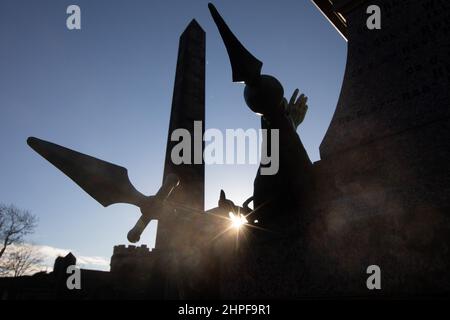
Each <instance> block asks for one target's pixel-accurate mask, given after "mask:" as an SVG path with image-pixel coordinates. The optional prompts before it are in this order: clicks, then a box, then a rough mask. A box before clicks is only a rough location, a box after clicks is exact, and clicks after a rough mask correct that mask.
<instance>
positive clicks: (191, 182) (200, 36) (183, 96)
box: [164, 19, 206, 211]
mask: <svg viewBox="0 0 450 320" xmlns="http://www.w3.org/2000/svg"><path fill="white" fill-rule="evenodd" d="M205 41H206V35H205V32H204V31H203V29H202V27H201V26H200V25H199V24H198V23H197V21H195V19H194V20H192V21H191V22H190V23H189V25H188V26H187V28H186V30H185V31H184V32H183V33H182V35H181V36H180V42H179V48H178V61H177V69H176V75H175V84H174V89H173V98H172V111H171V115H170V124H169V134H168V138H167V139H168V140H167V150H166V160H165V166H164V177H165V176H167V174H169V173H174V174H176V175H177V176H178V177H179V179H180V186H179V187H178V188H177V189H176V190H175V191H174V194H173V195H172V196H171V200H172V201H174V202H177V203H181V204H183V205H185V206H186V207H190V208H194V209H197V210H200V211H203V210H204V193H205V187H204V180H205V166H204V163H203V159H202V158H203V149H204V143H203V133H204V128H205V127H204V123H205ZM199 122H201V127H200V128H197V129H196V131H197V132H194V124H195V123H197V125H198V124H199ZM176 129H186V130H187V131H189V133H190V135H191V148H190V153H191V154H190V156H189V157H188V158H189V159H190V160H191V161H190V162H191V163H182V164H175V163H174V162H173V161H172V159H171V153H172V149H173V147H174V146H176V145H177V144H178V143H179V141H171V135H172V132H173V131H174V130H176ZM194 134H196V135H197V138H199V137H198V135H199V134H200V135H201V136H200V138H201V140H200V141H196V142H195V141H194ZM200 144H201V145H200ZM199 151H200V154H198V152H199ZM194 153H197V154H194ZM199 159H200V162H201V163H198V162H199V161H198V160H199ZM195 160H197V161H195Z"/></svg>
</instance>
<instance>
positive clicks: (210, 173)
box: [0, 0, 347, 268]
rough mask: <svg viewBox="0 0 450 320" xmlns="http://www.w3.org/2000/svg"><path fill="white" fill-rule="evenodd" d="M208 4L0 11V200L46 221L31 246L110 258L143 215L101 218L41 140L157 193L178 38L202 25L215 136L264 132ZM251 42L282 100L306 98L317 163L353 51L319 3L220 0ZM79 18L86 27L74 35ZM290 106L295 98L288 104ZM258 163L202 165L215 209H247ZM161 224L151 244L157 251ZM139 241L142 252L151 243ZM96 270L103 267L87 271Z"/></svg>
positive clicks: (129, 2)
mask: <svg viewBox="0 0 450 320" xmlns="http://www.w3.org/2000/svg"><path fill="white" fill-rule="evenodd" d="M207 3H208V1H203V0H176V1H175V0H158V1H155V0H146V1H144V0H72V1H65V0H39V1H32V0H29V1H24V0H2V1H1V2H0V40H1V46H0V150H1V151H0V164H1V166H0V202H3V203H6V204H10V203H13V204H15V205H16V206H18V207H20V208H23V209H28V210H30V211H31V212H33V213H34V214H36V215H37V216H38V218H39V226H38V228H37V230H36V233H35V234H34V235H33V236H32V237H31V238H30V239H29V240H30V241H32V242H33V243H35V244H39V245H45V246H48V247H50V248H63V249H68V250H72V251H74V252H75V254H78V255H82V256H86V257H89V256H100V257H104V258H105V259H106V260H108V261H109V258H110V256H111V254H112V248H113V246H114V245H117V244H122V243H124V244H125V243H127V240H126V234H127V232H128V231H129V229H130V228H131V227H132V226H134V224H135V222H136V221H137V219H138V218H139V214H140V213H139V210H138V209H137V208H136V207H133V206H129V205H113V206H111V207H108V208H103V207H102V206H101V205H100V204H98V203H97V202H96V201H95V200H93V199H92V198H91V197H90V196H89V195H87V194H86V193H85V192H84V191H82V190H81V189H80V188H79V187H78V186H77V185H75V184H74V183H73V182H72V181H71V180H70V179H69V178H67V177H66V176H65V175H64V174H62V173H61V172H60V171H58V170H57V169H56V168H54V167H53V166H52V165H51V164H50V163H48V162H47V161H46V160H44V159H43V158H41V157H40V156H39V155H38V154H36V153H35V152H34V151H32V150H31V149H30V148H29V147H28V146H27V144H26V138H27V137H28V136H36V137H39V138H42V139H45V140H49V141H52V142H55V143H58V144H61V145H64V146H66V147H69V148H71V149H75V150H77V151H80V152H83V153H86V154H89V155H92V156H95V157H97V158H100V159H104V160H106V161H109V162H112V163H116V164H118V165H121V166H124V167H126V168H128V172H129V176H130V179H131V181H132V182H133V184H134V185H135V186H136V188H137V189H138V190H140V191H141V192H143V193H144V194H147V195H148V194H153V193H155V192H156V191H157V189H158V188H159V186H160V183H161V179H162V173H163V159H164V152H165V143H166V139H167V137H166V135H167V126H168V121H169V115H170V106H171V100H172V91H173V81H174V77H175V66H176V57H177V50H178V38H179V36H180V34H181V33H182V31H183V30H184V29H185V27H186V26H187V25H188V23H189V22H190V21H191V19H193V18H195V19H196V20H197V21H198V22H199V23H200V25H201V26H202V27H203V29H204V30H205V31H206V34H207V36H206V37H207V40H206V42H207V48H206V55H207V56H206V60H207V66H206V128H218V129H221V130H225V129H226V128H243V129H248V128H259V119H258V117H257V116H256V115H254V114H253V113H252V112H251V111H250V110H249V109H248V108H247V107H246V105H245V103H244V99H243V96H242V93H243V86H242V85H239V84H233V83H232V82H231V69H230V66H229V60H228V57H227V55H226V51H225V48H224V46H223V43H222V42H221V39H220V37H219V34H218V31H217V29H216V27H215V25H214V24H213V21H212V19H211V18H210V16H209V11H208V8H207ZM214 3H215V5H216V6H217V8H218V10H219V11H220V12H221V14H222V16H223V17H224V18H225V20H226V21H227V23H228V24H229V25H230V27H231V29H232V30H233V31H234V32H235V34H236V35H237V36H238V37H239V38H240V39H241V41H242V42H243V43H244V45H245V46H246V47H247V48H248V49H249V50H250V51H251V52H252V53H253V54H254V55H255V56H256V57H257V58H258V59H260V60H261V61H263V62H264V66H263V72H264V73H266V74H272V75H274V76H276V77H277V78H278V79H279V80H280V81H281V83H282V84H283V86H284V89H285V92H286V96H288V95H289V97H290V94H291V93H292V91H293V90H294V89H295V88H297V87H298V88H299V89H300V90H301V91H302V92H304V93H305V94H306V95H307V96H308V98H309V100H308V105H309V111H308V114H307V117H306V120H305V122H304V123H303V124H302V125H301V127H300V129H299V134H300V136H301V138H302V141H303V143H304V145H305V147H306V149H307V151H308V153H309V155H310V157H311V159H312V160H313V161H317V160H319V159H320V156H319V149H318V148H319V145H320V142H321V141H322V139H323V136H324V134H325V132H326V129H327V127H328V125H329V123H330V120H331V117H332V115H333V112H334V109H335V106H336V103H337V99H338V96H339V92H340V88H341V83H342V78H343V74H344V68H345V62H346V53H347V52H346V51H347V49H346V42H345V41H344V40H343V38H342V37H341V36H340V35H339V34H338V33H337V32H336V31H335V29H334V28H333V27H332V26H331V25H330V24H329V22H328V21H327V20H326V19H325V18H324V17H323V16H322V14H321V13H320V12H319V11H318V10H317V9H316V7H315V6H314V5H313V4H312V3H311V2H310V1H309V0H295V1H294V0H292V1H291V0H280V1H273V0H271V1H269V0H239V1H237V0H227V1H225V0H223V1H222V0H218V1H215V2H214ZM70 4H77V5H79V6H80V8H81V15H82V30H76V31H69V30H68V29H67V28H66V18H67V15H66V8H67V7H68V6H69V5H70ZM289 97H288V98H289ZM256 170H257V166H251V165H248V166H242V165H241V166H230V165H214V166H207V167H206V206H207V208H211V207H214V206H215V205H216V204H217V200H218V197H219V191H220V189H221V188H223V189H224V190H225V191H226V193H227V197H229V198H230V199H232V200H234V201H235V202H236V203H239V204H241V203H242V202H243V201H244V200H245V199H246V198H248V197H249V196H250V195H251V194H252V187H253V179H254V176H255V173H256ZM154 231H155V228H154V225H153V226H150V227H149V228H147V230H146V231H145V232H144V234H143V236H142V238H141V243H146V244H148V245H149V246H152V245H153V241H154V234H155V233H154ZM141 243H139V244H141ZM87 266H88V267H92V268H105V266H103V267H102V266H99V265H87Z"/></svg>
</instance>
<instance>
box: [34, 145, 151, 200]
mask: <svg viewBox="0 0 450 320" xmlns="http://www.w3.org/2000/svg"><path fill="white" fill-rule="evenodd" d="M27 143H28V145H29V146H30V147H31V148H32V149H33V150H34V151H36V152H37V153H39V154H40V155H41V156H42V157H44V158H45V159H47V160H48V161H49V162H50V163H51V164H53V165H54V166H55V167H57V168H58V169H59V170H61V171H62V172H63V173H64V174H66V175H67V176H68V177H69V178H70V179H72V180H73V181H74V182H75V183H76V184H78V185H79V186H80V187H81V188H82V189H83V190H84V191H86V192H87V193H88V194H89V195H90V196H91V197H92V198H94V199H95V200H97V201H98V202H99V203H100V204H101V205H103V206H104V207H107V206H109V205H111V204H114V203H129V204H134V205H136V206H138V207H140V206H142V205H143V204H144V203H145V201H146V199H147V197H146V196H144V195H143V194H141V193H140V192H139V191H137V190H136V189H135V188H134V187H133V185H132V184H131V182H130V179H129V177H128V171H127V169H125V168H124V167H120V166H117V165H115V164H112V163H109V162H106V161H103V160H100V159H97V158H94V157H91V156H88V155H85V154H82V153H79V152H77V151H74V150H71V149H68V148H65V147H62V146H59V145H57V144H54V143H51V142H48V141H44V140H40V139H38V138H34V137H30V138H28V139H27Z"/></svg>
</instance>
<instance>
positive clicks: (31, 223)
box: [0, 204, 37, 260]
mask: <svg viewBox="0 0 450 320" xmlns="http://www.w3.org/2000/svg"><path fill="white" fill-rule="evenodd" d="M36 223H37V218H36V216H34V215H33V214H31V213H30V212H28V211H26V210H21V209H19V208H16V207H15V206H13V205H9V206H6V205H4V204H0V242H1V244H0V245H1V247H0V260H1V258H2V256H3V254H4V253H5V251H6V248H7V247H8V246H10V245H11V244H15V243H21V242H22V241H23V239H24V237H25V236H27V235H29V234H30V233H33V232H34V229H35V228H36Z"/></svg>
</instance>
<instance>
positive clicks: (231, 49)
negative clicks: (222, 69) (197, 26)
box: [208, 3, 263, 84]
mask: <svg viewBox="0 0 450 320" xmlns="http://www.w3.org/2000/svg"><path fill="white" fill-rule="evenodd" d="M208 8H209V11H210V12H211V16H212V17H213V19H214V22H215V23H216V26H217V28H218V29H219V32H220V36H221V37H222V40H223V43H224V44H225V47H226V49H227V52H228V57H229V58H230V63H231V69H232V73H233V82H241V81H244V82H245V83H246V84H249V83H252V82H254V81H256V80H258V78H259V76H260V75H261V68H262V65H263V63H262V62H261V61H259V60H258V59H256V58H255V57H254V56H253V55H252V54H251V53H250V52H249V51H248V50H247V49H246V48H245V47H244V46H243V45H242V43H241V42H240V41H239V40H238V39H237V38H236V36H235V35H234V34H233V32H232V31H231V30H230V28H229V27H228V26H227V24H226V23H225V21H224V20H223V18H222V17H221V16H220V14H219V12H218V11H217V9H216V7H215V6H214V5H213V4H212V3H208Z"/></svg>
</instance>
